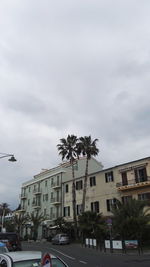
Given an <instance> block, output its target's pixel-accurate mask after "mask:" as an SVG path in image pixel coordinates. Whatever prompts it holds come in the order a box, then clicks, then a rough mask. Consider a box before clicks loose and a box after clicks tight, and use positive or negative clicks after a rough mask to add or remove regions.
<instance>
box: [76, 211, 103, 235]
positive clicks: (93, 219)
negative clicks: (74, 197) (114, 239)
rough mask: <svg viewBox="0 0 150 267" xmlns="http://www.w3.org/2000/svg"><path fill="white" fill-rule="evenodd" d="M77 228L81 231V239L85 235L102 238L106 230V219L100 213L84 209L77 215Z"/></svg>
mask: <svg viewBox="0 0 150 267" xmlns="http://www.w3.org/2000/svg"><path fill="white" fill-rule="evenodd" d="M78 223H79V229H80V231H81V233H82V238H83V240H84V239H85V238H86V237H92V238H96V239H98V240H103V239H104V236H105V233H106V231H107V225H106V220H105V218H104V217H103V216H102V214H101V213H99V214H97V213H96V212H93V211H85V212H83V213H82V214H81V215H79V220H78Z"/></svg>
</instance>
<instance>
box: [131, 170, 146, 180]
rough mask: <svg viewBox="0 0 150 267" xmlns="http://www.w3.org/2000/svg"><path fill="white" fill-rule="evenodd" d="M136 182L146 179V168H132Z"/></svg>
mask: <svg viewBox="0 0 150 267" xmlns="http://www.w3.org/2000/svg"><path fill="white" fill-rule="evenodd" d="M134 173H135V181H136V183H140V182H144V181H147V172H146V168H145V167H144V168H143V167H142V168H138V169H135V170H134Z"/></svg>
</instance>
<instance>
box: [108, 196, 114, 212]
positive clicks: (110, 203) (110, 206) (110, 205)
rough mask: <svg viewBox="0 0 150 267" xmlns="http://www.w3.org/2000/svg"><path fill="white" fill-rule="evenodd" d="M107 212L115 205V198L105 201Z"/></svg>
mask: <svg viewBox="0 0 150 267" xmlns="http://www.w3.org/2000/svg"><path fill="white" fill-rule="evenodd" d="M106 204H107V211H111V209H112V208H113V207H114V206H115V205H116V198H113V199H106Z"/></svg>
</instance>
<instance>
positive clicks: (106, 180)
mask: <svg viewBox="0 0 150 267" xmlns="http://www.w3.org/2000/svg"><path fill="white" fill-rule="evenodd" d="M105 182H106V183H108V179H107V173H105Z"/></svg>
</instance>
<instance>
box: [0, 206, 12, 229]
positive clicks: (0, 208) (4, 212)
mask: <svg viewBox="0 0 150 267" xmlns="http://www.w3.org/2000/svg"><path fill="white" fill-rule="evenodd" d="M8 207H9V205H8V204H7V203H2V204H0V215H1V222H2V229H3V227H4V223H5V216H6V215H7V214H8V213H9V212H10V209H9V208H8Z"/></svg>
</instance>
